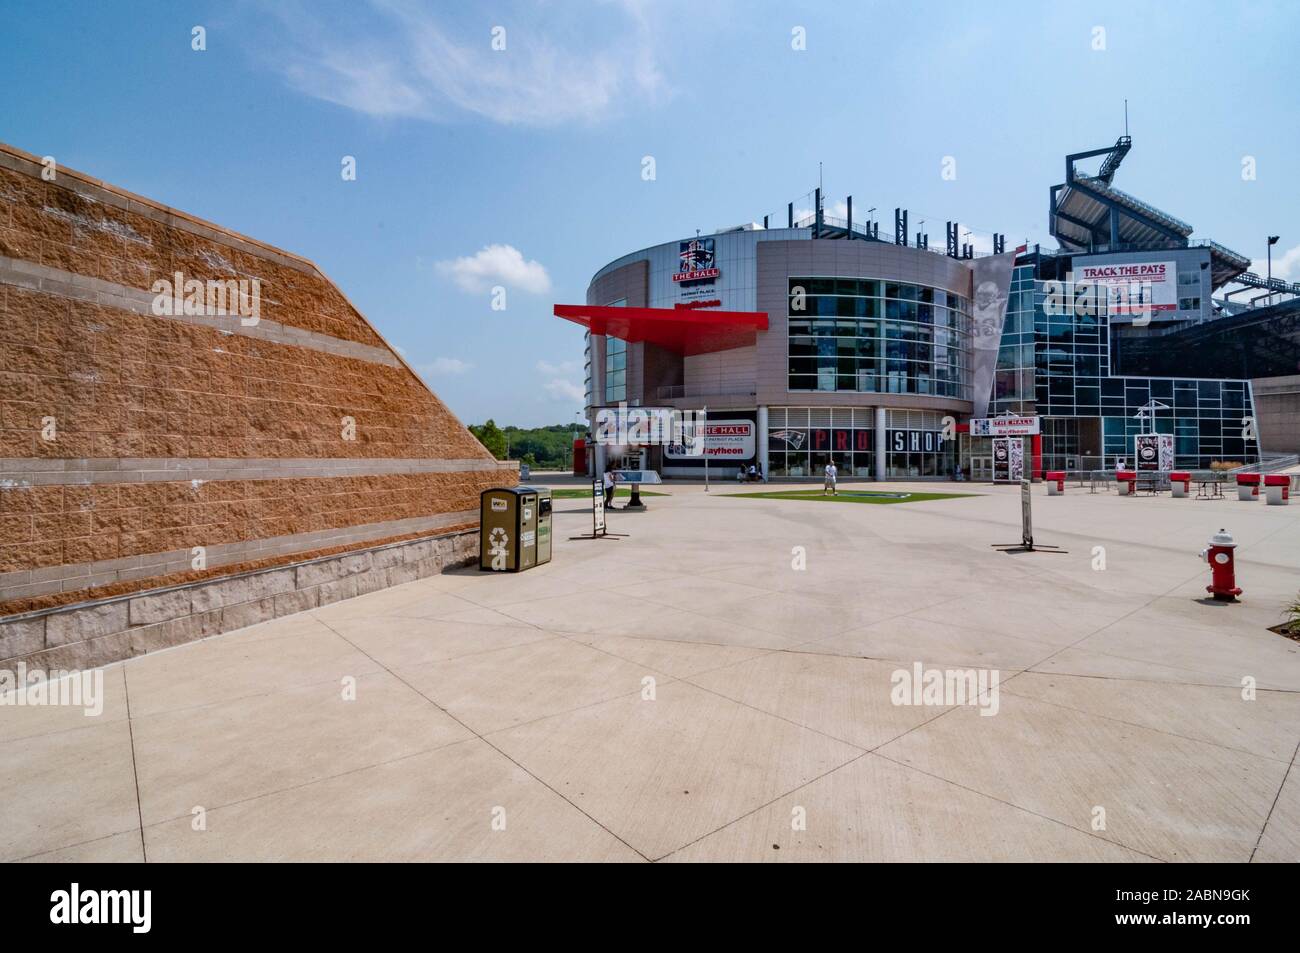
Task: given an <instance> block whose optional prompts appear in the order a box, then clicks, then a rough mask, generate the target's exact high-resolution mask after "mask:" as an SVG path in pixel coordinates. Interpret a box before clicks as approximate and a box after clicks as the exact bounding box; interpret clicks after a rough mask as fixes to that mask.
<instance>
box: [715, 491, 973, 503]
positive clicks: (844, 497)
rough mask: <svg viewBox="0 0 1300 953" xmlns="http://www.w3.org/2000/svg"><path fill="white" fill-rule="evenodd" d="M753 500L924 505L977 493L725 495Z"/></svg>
mask: <svg viewBox="0 0 1300 953" xmlns="http://www.w3.org/2000/svg"><path fill="white" fill-rule="evenodd" d="M722 495H723V496H736V497H742V498H748V499H751V500H821V501H823V502H825V503H924V502H925V501H926V500H955V499H959V498H961V497H964V496H977V495H978V494H975V493H906V492H903V491H897V492H894V491H890V490H841V491H840V493H839V496H828V495H826V494H824V493H823V492H822V491H821V490H773V491H771V492H768V493H724V494H722Z"/></svg>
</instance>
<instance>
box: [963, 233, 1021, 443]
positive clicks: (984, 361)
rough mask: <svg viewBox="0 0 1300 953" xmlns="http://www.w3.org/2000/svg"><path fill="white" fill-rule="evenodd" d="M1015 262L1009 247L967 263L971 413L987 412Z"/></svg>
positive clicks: (976, 415) (981, 414)
mask: <svg viewBox="0 0 1300 953" xmlns="http://www.w3.org/2000/svg"><path fill="white" fill-rule="evenodd" d="M1015 264H1016V253H1015V252H1013V251H1012V252H1007V253H1006V254H1005V255H990V256H988V257H987V258H976V259H975V261H974V264H973V265H972V267H971V275H972V278H971V287H972V290H973V294H972V300H971V345H972V347H973V349H974V350H973V351H972V354H971V379H972V381H973V387H974V390H973V391H972V393H971V403H973V404H974V405H975V409H974V411H973V412H972V413H971V416H972V417H983V416H985V415H986V414H987V413H988V408H989V397H990V396H991V395H992V393H993V372H994V371H995V370H996V369H997V364H998V348H1000V347H1001V346H1002V326H1003V325H1004V324H1005V323H1006V319H1007V300H1008V299H1009V298H1010V297H1011V272H1012V270H1013V269H1014V268H1015Z"/></svg>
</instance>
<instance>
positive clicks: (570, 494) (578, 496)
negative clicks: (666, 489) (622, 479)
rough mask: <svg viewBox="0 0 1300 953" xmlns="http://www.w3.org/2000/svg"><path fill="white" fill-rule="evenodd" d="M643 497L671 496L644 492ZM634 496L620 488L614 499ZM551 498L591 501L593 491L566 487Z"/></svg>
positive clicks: (626, 489)
mask: <svg viewBox="0 0 1300 953" xmlns="http://www.w3.org/2000/svg"><path fill="white" fill-rule="evenodd" d="M641 495H642V496H669V495H670V494H668V493H656V492H655V491H654V490H642V491H641ZM631 496H632V491H631V490H629V489H628V488H627V487H618V488H616V489H615V490H614V499H616V500H626V499H628V498H629V497H631ZM551 498H552V499H555V500H589V499H591V490H589V489H587V488H585V487H580V486H565V487H560V488H558V489H554V490H552V491H551Z"/></svg>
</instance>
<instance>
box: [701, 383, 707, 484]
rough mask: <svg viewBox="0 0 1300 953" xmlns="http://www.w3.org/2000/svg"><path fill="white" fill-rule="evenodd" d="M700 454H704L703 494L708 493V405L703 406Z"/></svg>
mask: <svg viewBox="0 0 1300 953" xmlns="http://www.w3.org/2000/svg"><path fill="white" fill-rule="evenodd" d="M700 452H701V453H703V454H704V492H705V493H708V492H709V405H708V404H705V405H704V434H703V435H702V436H701V438H700Z"/></svg>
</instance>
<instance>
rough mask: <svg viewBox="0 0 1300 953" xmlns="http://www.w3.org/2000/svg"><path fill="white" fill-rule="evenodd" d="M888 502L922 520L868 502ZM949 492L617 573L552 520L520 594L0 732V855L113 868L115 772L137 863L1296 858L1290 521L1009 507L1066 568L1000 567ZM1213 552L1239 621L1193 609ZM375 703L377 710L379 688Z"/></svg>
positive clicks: (663, 507) (714, 521) (227, 652)
mask: <svg viewBox="0 0 1300 953" xmlns="http://www.w3.org/2000/svg"><path fill="white" fill-rule="evenodd" d="M868 486H869V484H868ZM909 486H910V487H913V488H915V489H919V490H922V491H924V490H932V489H934V488H935V485H934V484H891V485H890V486H889V489H891V490H894V489H907V488H908V487H909ZM943 488H944V489H947V488H949V487H947V486H944V487H943ZM716 489H717V488H716V487H715V490H716ZM960 489H962V490H963V491H970V492H973V493H975V494H976V495H974V496H972V497H970V498H968V499H960V500H944V501H935V502H932V503H907V504H897V505H876V506H869V505H861V504H834V503H824V504H823V503H808V502H801V501H780V500H735V499H729V498H725V497H722V496H720V495H719V494H717V493H711V494H705V493H704V492H703V488H702V487H694V486H682V487H677V486H674V487H672V488H671V490H672V496H671V497H663V498H656V499H655V500H653V501H652V503H653V505H652V507H651V510H650V511H649V512H647V513H645V514H641V515H639V516H633V515H631V514H622V513H616V514H614V516H615V518H616V519H618V520H619V521H620V523H619V525H618V526H617V527H615V528H617V529H619V530H620V531H627V532H630V533H631V534H632V535H631V536H629V537H626V538H624V539H621V540H619V541H618V542H613V541H610V542H608V543H592V542H579V541H570V540H568V538H567V537H568V536H569V535H572V534H574V533H577V532H580V531H582V530H583V529H585V528H586V527H585V526H583V525H580V524H582V523H584V522H585V514H581V513H580V514H576V515H571V514H565V513H560V514H558V515H557V522H556V527H555V539H556V549H555V558H554V560H553V561H552V562H551V563H550V564H547V565H545V566H541V567H538V568H536V569H534V570H530V571H529V572H527V573H524V574H518V575H515V574H490V573H480V572H478V571H477V570H476V569H466V570H457V571H453V572H451V573H448V574H444V575H441V576H437V577H431V578H428V579H422V580H417V581H415V582H412V583H408V584H406V585H403V586H399V587H396V588H394V589H391V590H383V591H379V592H376V593H372V594H369V595H367V596H363V597H361V598H358V599H354V600H348V601H346V602H343V603H336V604H332V605H329V606H325V607H323V608H321V609H319V610H315V611H312V612H307V613H303V614H300V615H297V616H289V617H284V618H281V619H276V620H274V621H271V622H268V623H264V624H261V625H257V626H252V627H249V628H248V629H244V630H242V631H240V632H236V633H230V634H227V635H221V636H215V637H212V638H209V639H205V640H202V641H200V642H196V643H191V644H187V645H183V646H179V647H177V648H174V649H169V650H166V651H163V652H159V653H156V654H153V655H149V656H144V657H141V658H136V659H132V660H130V661H128V662H126V663H123V664H119V665H117V666H115V667H110V668H109V669H108V670H106V672H105V675H106V679H107V681H106V684H107V685H108V686H109V690H108V692H107V701H106V705H107V709H106V715H105V717H104V718H103V720H101V721H97V722H96V723H95V724H94V725H92V726H91V727H89V728H87V727H83V726H82V724H81V722H80V721H79V720H78V719H81V717H82V716H81V715H80V712H79V711H78V712H76V713H75V717H73V716H72V715H71V714H69V713H68V712H67V711H49V710H46V711H29V712H20V711H19V710H18V709H13V708H6V707H4V706H0V797H3V798H4V799H5V800H4V803H5V805H6V810H5V811H4V812H3V815H2V816H0V856H14V857H18V858H21V857H28V856H42V855H43V856H46V857H48V858H49V859H52V860H58V859H100V858H103V859H122V860H128V859H138V856H139V855H138V854H137V847H135V846H133V844H132V841H133V840H134V841H136V842H138V841H139V839H140V837H141V832H140V830H139V826H138V825H139V818H138V814H137V809H136V791H135V783H134V776H135V774H136V772H137V771H139V772H140V778H141V786H142V790H143V796H142V800H143V802H144V803H145V804H146V809H147V810H148V812H149V818H155V817H161V816H162V815H164V814H167V813H168V812H171V811H178V812H181V813H178V815H177V816H176V818H175V820H172V821H161V822H160V823H156V824H151V825H150V826H148V827H147V829H146V831H145V838H146V841H147V844H148V846H149V851H148V858H149V859H150V860H159V859H267V860H270V859H283V860H294V859H314V858H320V859H349V858H358V859H438V860H443V859H447V860H451V859H467V860H472V859H522V860H562V859H584V860H600V859H640V858H641V857H643V856H644V857H649V858H652V859H657V858H660V857H663V856H665V855H668V854H672V853H673V852H677V851H680V854H679V855H678V856H677V857H676V858H674V859H683V860H685V859H702V858H711V859H731V858H743V859H805V858H806V859H814V858H816V859H822V858H825V857H831V858H834V859H841V860H859V859H898V860H903V859H1028V860H1098V859H1144V858H1147V857H1154V858H1158V859H1162V860H1169V859H1174V860H1184V859H1194V860H1200V859H1220V858H1226V859H1233V860H1245V859H1247V858H1248V857H1250V856H1251V854H1252V853H1254V855H1255V859H1256V860H1280V861H1287V860H1289V861H1292V862H1294V861H1296V860H1300V834H1297V833H1296V826H1297V815H1298V814H1300V809H1297V807H1296V802H1297V799H1298V798H1300V795H1297V794H1296V784H1295V770H1294V768H1292V769H1291V775H1290V776H1289V778H1288V780H1287V781H1286V782H1285V783H1284V782H1283V776H1284V773H1285V772H1286V770H1287V766H1288V764H1290V763H1291V761H1292V759H1293V758H1294V750H1292V752H1291V753H1290V754H1288V752H1287V745H1288V744H1289V743H1290V744H1294V743H1295V741H1296V740H1300V738H1298V737H1297V736H1298V735H1300V724H1297V721H1298V720H1300V719H1297V714H1296V711H1295V706H1294V699H1295V698H1296V697H1300V647H1297V646H1296V645H1295V643H1292V642H1289V641H1287V640H1285V639H1283V638H1281V637H1279V636H1276V635H1274V634H1273V633H1270V632H1267V631H1266V626H1267V625H1271V624H1273V622H1274V621H1276V620H1277V619H1278V617H1279V616H1278V613H1279V609H1280V608H1281V606H1282V604H1283V603H1284V602H1285V601H1286V600H1287V598H1289V597H1292V596H1294V594H1295V588H1296V585H1297V583H1296V579H1300V543H1298V542H1297V539H1300V537H1298V536H1297V535H1296V533H1295V529H1296V526H1297V525H1300V523H1297V520H1298V519H1300V507H1295V508H1281V507H1263V506H1257V507H1251V506H1249V505H1247V504H1237V503H1236V502H1235V501H1232V502H1225V503H1224V504H1222V505H1220V504H1193V503H1191V502H1190V501H1189V502H1188V503H1187V504H1186V505H1181V506H1178V505H1172V504H1173V503H1176V502H1179V501H1170V500H1168V499H1161V498H1154V499H1148V498H1138V499H1134V500H1119V499H1118V498H1116V497H1114V496H1113V495H1112V496H1103V495H1089V494H1087V493H1086V492H1084V493H1077V492H1076V493H1070V494H1067V496H1066V497H1061V498H1053V499H1052V501H1051V502H1050V503H1049V502H1048V501H1047V500H1046V498H1045V497H1042V496H1041V495H1036V496H1035V502H1034V506H1035V510H1034V513H1035V526H1036V536H1038V537H1040V538H1041V539H1043V540H1044V541H1046V542H1055V543H1059V544H1061V545H1064V546H1066V547H1067V548H1068V549H1069V550H1070V553H1069V554H1068V555H1066V556H1048V555H1044V554H1034V553H1031V554H1023V555H1019V556H1006V555H1003V554H1000V553H996V552H994V551H992V550H991V549H990V547H989V544H990V543H994V542H1008V541H1012V540H1015V539H1017V538H1018V536H1019V514H1020V504H1019V495H1018V491H1017V489H1016V488H1014V487H967V486H963V487H961V488H960ZM588 525H589V524H588ZM1220 526H1227V527H1229V528H1230V529H1231V530H1232V531H1233V532H1234V534H1235V535H1236V536H1237V539H1238V541H1239V543H1240V546H1239V548H1238V553H1237V559H1238V568H1239V574H1240V576H1239V578H1240V580H1241V583H1242V585H1243V588H1245V589H1246V597H1245V599H1244V601H1243V602H1242V603H1241V604H1240V605H1236V606H1227V607H1221V606H1214V605H1208V604H1206V603H1205V602H1204V601H1202V600H1201V597H1202V595H1203V588H1204V585H1205V581H1206V579H1207V578H1208V575H1209V573H1208V570H1206V569H1205V568H1204V567H1203V566H1202V565H1201V564H1199V563H1198V562H1197V561H1196V557H1195V553H1196V552H1197V551H1198V550H1199V549H1200V548H1201V547H1202V546H1204V544H1205V540H1206V539H1207V538H1208V536H1209V535H1210V533H1212V532H1214V531H1215V530H1217V529H1218V528H1219V527H1220ZM1094 545H1101V546H1104V547H1105V550H1106V556H1107V568H1106V569H1105V570H1104V571H1096V570H1095V569H1094V568H1093V566H1094V554H1093V551H1092V550H1093V546H1094ZM796 547H802V554H803V556H804V557H805V559H804V562H803V568H802V569H797V568H795V567H794V566H793V565H792V559H793V558H794V556H795V555H796V553H798V552H799V551H800V550H798V549H796ZM327 622H328V623H329V625H332V626H334V627H336V628H337V629H338V630H339V632H341V633H343V635H339V634H336V633H335V632H334V631H332V630H331V629H330V628H329V627H328V626H327V625H326V623H327ZM344 636H346V638H345V637H344ZM349 640H351V641H349ZM353 641H354V642H355V643H356V645H353V644H352V642H353ZM358 646H359V647H361V648H363V649H364V650H365V651H361V650H359V648H358ZM862 655H868V656H872V658H871V659H867V660H864V659H862V658H860V657H859V656H862ZM876 656H880V657H879V658H877V657H876ZM917 661H920V662H922V663H923V664H925V665H927V666H931V667H942V668H959V669H963V668H977V669H985V668H988V669H998V670H1000V671H1001V672H1002V673H1003V675H1004V676H1006V677H1007V678H1008V680H1007V681H1005V682H1004V683H1003V685H1002V687H1001V689H1000V694H999V710H998V714H997V715H995V716H992V717H983V716H980V715H979V714H977V713H976V712H975V711H974V710H972V709H970V708H957V709H954V710H951V711H945V710H944V709H943V707H942V706H939V705H936V706H916V707H911V706H897V707H895V706H893V705H892V704H891V703H890V702H889V700H888V689H889V687H890V675H891V674H892V671H893V670H894V669H895V668H906V667H909V663H914V662H917ZM1025 665H1030V672H1032V673H1033V674H1032V676H1031V675H1016V676H1015V677H1011V676H1012V675H1014V673H1015V672H1016V671H1018V670H1019V669H1020V668H1021V667H1023V666H1025ZM386 669H393V670H394V672H393V673H388V672H387V671H386ZM114 672H117V673H118V675H117V676H114V675H113V673H114ZM1245 674H1249V675H1252V676H1253V677H1255V679H1256V681H1257V688H1258V693H1259V694H1258V697H1257V699H1256V701H1255V702H1253V703H1250V704H1252V705H1253V706H1255V707H1253V708H1249V709H1247V708H1243V707H1242V706H1243V705H1245V704H1246V703H1244V702H1239V701H1235V700H1234V699H1237V698H1239V697H1240V695H1239V693H1240V690H1241V685H1240V680H1241V678H1242V676H1243V675H1245ZM348 675H350V676H355V677H356V678H357V679H358V683H359V685H360V687H361V691H362V692H363V694H362V696H361V700H359V701H358V702H354V703H349V704H351V705H352V706H353V707H351V708H346V707H343V705H342V704H341V703H337V704H336V703H334V702H333V700H332V699H333V697H334V695H333V693H334V692H336V691H337V690H338V689H339V688H340V687H341V684H340V680H341V679H342V678H343V677H344V676H348ZM647 676H649V677H651V678H653V679H654V682H653V687H654V697H655V700H654V701H643V700H642V691H643V683H642V679H643V678H645V677H647ZM1096 676H1100V677H1096ZM115 679H116V680H115ZM398 679H405V680H407V681H408V682H409V683H411V687H407V686H404V685H402V686H401V688H402V689H404V690H405V691H406V692H407V695H406V696H402V695H401V694H400V692H399V689H398V687H396V686H393V687H391V688H388V687H385V688H384V689H383V690H382V691H378V692H376V691H373V690H372V688H373V686H376V685H383V686H389V685H390V684H391V683H393V682H397V685H401V682H400V681H397V680H398ZM1017 682H1019V685H1017ZM693 683H698V684H693ZM704 686H707V687H704ZM118 687H120V688H121V692H120V694H119V693H118V692H117V688H118ZM1003 689H1004V690H1003ZM416 691H419V692H420V693H422V694H423V695H424V698H421V697H420V696H419V695H417V694H416ZM128 697H129V699H130V710H129V718H130V720H129V721H128V720H127V715H128V713H127V710H126V699H127V698H128ZM404 698H406V699H409V700H403V699H404ZM367 700H368V701H369V702H370V703H371V704H369V705H365V704H362V701H367ZM444 705H445V706H447V707H448V708H449V712H450V713H441V712H440V709H439V707H438V706H444ZM15 712H17V714H15ZM457 718H460V719H463V721H464V724H465V727H464V728H456V729H455V730H454V731H453V730H451V729H448V728H447V727H446V726H447V724H448V723H450V724H451V725H456V719H457ZM926 718H929V719H930V720H928V721H927V720H925V719H926ZM131 731H135V732H136V743H137V748H138V749H139V750H137V751H135V752H134V753H133V751H132V745H131V739H130V733H131ZM465 731H469V732H471V733H474V732H478V733H487V734H486V738H485V739H484V740H480V739H475V738H467V736H466V734H465ZM489 732H490V733H489ZM831 736H834V737H831ZM192 738H197V741H192V740H191V739H192ZM457 738H466V739H467V740H456V739H457ZM891 738H892V739H893V740H890V739H891ZM881 740H883V741H884V742H885V744H884V745H883V746H882V747H881V748H880V749H879V751H878V754H876V755H870V756H868V755H864V754H863V752H864V749H865V748H866V747H868V746H870V745H872V744H877V743H879V741H881ZM92 742H93V743H92ZM425 742H431V743H435V744H443V742H446V743H445V744H443V746H442V747H438V748H435V749H434V750H432V751H428V752H424V753H412V752H416V751H419V750H420V748H419V746H420V745H422V744H423V743H425ZM493 745H500V746H501V747H502V749H504V752H505V753H502V752H501V751H497V750H496V749H495V748H494V747H493ZM375 759H378V761H375ZM384 759H389V760H384ZM372 762H374V763H372ZM335 771H340V772H341V773H338V774H333V773H332V772H335ZM280 785H289V787H287V788H284V789H280ZM50 792H53V796H51V794H50ZM195 792H207V793H212V792H215V793H216V794H217V798H216V800H218V801H226V800H227V799H233V800H231V801H230V803H226V804H225V806H218V807H213V808H211V809H210V810H209V812H208V814H207V820H208V830H207V832H199V831H194V830H193V829H192V826H191V818H190V816H189V815H188V813H187V811H188V808H189V807H192V806H193V805H185V806H184V807H178V806H177V805H181V804H182V802H186V801H197V800H198V795H197V794H196V793H195ZM687 792H689V793H687ZM169 799H172V800H174V803H172V801H169ZM795 806H803V807H805V808H806V809H807V810H808V820H809V826H808V830H807V831H806V832H794V831H792V830H791V829H790V827H789V823H790V819H791V810H792V808H793V807H795ZM1094 806H1104V807H1105V808H1106V811H1107V825H1106V830H1104V831H1100V830H1099V831H1094V830H1093V829H1092V826H1091V823H1092V820H1093V815H1092V809H1093V807H1094ZM495 807H503V808H505V811H506V816H507V818H508V825H507V830H506V831H505V832H502V831H493V830H492V829H491V826H490V820H491V817H492V811H493V808H495ZM521 810H522V811H524V815H523V816H524V817H525V820H524V821H523V822H519V818H520V813H519V812H520V811H521ZM149 818H147V820H148V819H149ZM1266 819H1267V825H1266ZM503 834H505V835H506V836H505V837H504V839H503V837H502V835H503ZM778 834H779V835H781V836H777V835H778ZM796 834H798V836H794V835H796ZM620 838H622V839H623V840H620ZM624 840H625V841H627V843H626V844H625V843H624ZM772 843H779V844H780V845H781V849H780V850H779V851H776V850H773V849H772V847H771V844H772ZM628 844H630V845H632V846H628ZM1256 844H1258V847H1256ZM632 847H635V848H636V849H635V850H633V849H632ZM638 851H639V853H638Z"/></svg>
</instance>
